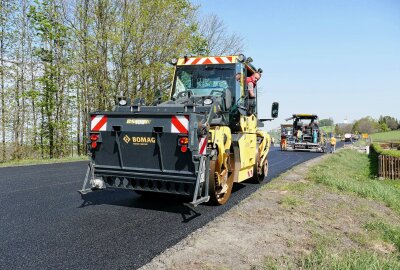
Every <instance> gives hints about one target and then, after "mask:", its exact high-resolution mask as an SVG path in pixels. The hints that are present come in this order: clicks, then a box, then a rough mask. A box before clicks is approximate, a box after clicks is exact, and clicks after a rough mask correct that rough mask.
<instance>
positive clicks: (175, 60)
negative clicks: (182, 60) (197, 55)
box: [171, 58, 178, 66]
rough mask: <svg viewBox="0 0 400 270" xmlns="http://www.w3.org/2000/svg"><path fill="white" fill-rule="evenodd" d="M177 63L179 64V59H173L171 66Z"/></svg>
mask: <svg viewBox="0 0 400 270" xmlns="http://www.w3.org/2000/svg"><path fill="white" fill-rule="evenodd" d="M177 63H178V59H177V58H172V60H171V64H173V65H174V66H175V65H176V64H177Z"/></svg>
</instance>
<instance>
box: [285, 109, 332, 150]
mask: <svg viewBox="0 0 400 270" xmlns="http://www.w3.org/2000/svg"><path fill="white" fill-rule="evenodd" d="M285 120H286V121H290V120H293V124H292V125H291V127H290V128H289V127H286V131H290V133H291V134H292V136H289V137H288V138H286V147H284V148H283V149H282V148H281V149H282V150H284V151H286V150H303V151H317V152H325V151H326V143H325V137H324V132H323V131H322V130H320V129H319V126H318V116H317V115H315V114H293V116H292V117H290V118H288V119H285Z"/></svg>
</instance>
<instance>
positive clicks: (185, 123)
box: [171, 115, 189, 134]
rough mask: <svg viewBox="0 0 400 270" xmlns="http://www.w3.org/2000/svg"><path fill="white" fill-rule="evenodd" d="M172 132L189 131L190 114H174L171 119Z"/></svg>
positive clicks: (183, 132)
mask: <svg viewBox="0 0 400 270" xmlns="http://www.w3.org/2000/svg"><path fill="white" fill-rule="evenodd" d="M171 133H182V134H188V133H189V116H187V115H174V116H172V119H171Z"/></svg>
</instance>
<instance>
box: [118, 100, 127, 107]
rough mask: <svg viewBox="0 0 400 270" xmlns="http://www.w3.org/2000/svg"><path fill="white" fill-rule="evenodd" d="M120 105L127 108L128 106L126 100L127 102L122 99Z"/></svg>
mask: <svg viewBox="0 0 400 270" xmlns="http://www.w3.org/2000/svg"><path fill="white" fill-rule="evenodd" d="M118 104H119V105H120V106H125V105H126V100H125V99H121V100H120V101H119V102H118Z"/></svg>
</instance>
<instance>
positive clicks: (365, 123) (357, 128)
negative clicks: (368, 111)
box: [353, 116, 379, 133]
mask: <svg viewBox="0 0 400 270" xmlns="http://www.w3.org/2000/svg"><path fill="white" fill-rule="evenodd" d="M378 130H379V124H378V122H377V121H376V120H374V119H373V118H372V117H370V116H367V117H363V118H361V119H359V120H357V121H356V122H355V123H354V125H353V133H373V132H376V131H378Z"/></svg>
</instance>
